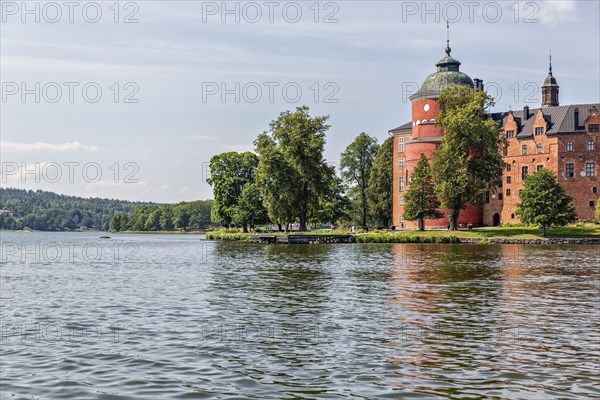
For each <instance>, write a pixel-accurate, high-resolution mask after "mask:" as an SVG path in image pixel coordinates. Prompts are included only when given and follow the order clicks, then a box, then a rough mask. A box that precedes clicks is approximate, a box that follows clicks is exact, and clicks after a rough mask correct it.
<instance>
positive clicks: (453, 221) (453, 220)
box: [450, 207, 460, 231]
mask: <svg viewBox="0 0 600 400" xmlns="http://www.w3.org/2000/svg"><path fill="white" fill-rule="evenodd" d="M459 214H460V207H457V208H454V209H452V211H451V214H450V230H452V231H456V230H458V215H459Z"/></svg>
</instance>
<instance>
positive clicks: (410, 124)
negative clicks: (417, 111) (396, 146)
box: [389, 122, 412, 132]
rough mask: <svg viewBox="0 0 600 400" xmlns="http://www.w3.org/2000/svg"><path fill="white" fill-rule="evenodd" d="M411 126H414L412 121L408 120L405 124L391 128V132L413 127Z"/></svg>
mask: <svg viewBox="0 0 600 400" xmlns="http://www.w3.org/2000/svg"><path fill="white" fill-rule="evenodd" d="M411 128H412V122H407V123H405V124H403V125H400V126H399V127H397V128H394V129H390V130H389V132H394V131H399V130H404V129H411Z"/></svg>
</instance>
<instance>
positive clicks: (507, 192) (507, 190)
mask: <svg viewBox="0 0 600 400" xmlns="http://www.w3.org/2000/svg"><path fill="white" fill-rule="evenodd" d="M506 197H510V189H506Z"/></svg>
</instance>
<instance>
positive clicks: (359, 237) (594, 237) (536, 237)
mask: <svg viewBox="0 0 600 400" xmlns="http://www.w3.org/2000/svg"><path fill="white" fill-rule="evenodd" d="M252 234H254V233H243V232H241V231H239V230H236V229H220V230H216V231H212V232H207V233H206V239H207V240H236V241H248V240H250V236H251V235H252ZM256 234H259V232H256ZM260 234H265V235H286V234H294V235H302V234H308V235H311V234H312V235H314V234H335V235H348V234H350V232H349V231H347V230H342V229H338V230H329V229H322V230H317V231H311V232H289V233H285V232H269V233H260ZM354 237H355V238H356V242H357V243H535V244H556V243H590V244H592V243H600V225H598V224H576V225H570V226H565V227H557V228H552V229H549V230H548V234H547V236H546V237H544V236H543V230H542V229H540V228H539V227H535V226H503V227H496V228H475V229H465V230H458V231H449V230H426V231H418V230H403V231H381V230H376V231H371V232H358V233H355V234H354Z"/></svg>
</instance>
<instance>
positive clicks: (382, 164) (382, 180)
mask: <svg viewBox="0 0 600 400" xmlns="http://www.w3.org/2000/svg"><path fill="white" fill-rule="evenodd" d="M393 147H394V141H393V138H391V137H390V138H387V139H386V140H385V142H383V144H382V145H381V146H380V148H379V151H378V152H377V154H376V155H375V160H373V166H372V167H371V175H370V176H369V184H368V186H367V204H368V209H369V213H370V215H371V218H372V219H373V220H374V221H376V223H377V224H378V225H379V226H386V227H387V226H390V221H391V220H392V180H393V165H392V157H393V151H394V149H393Z"/></svg>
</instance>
